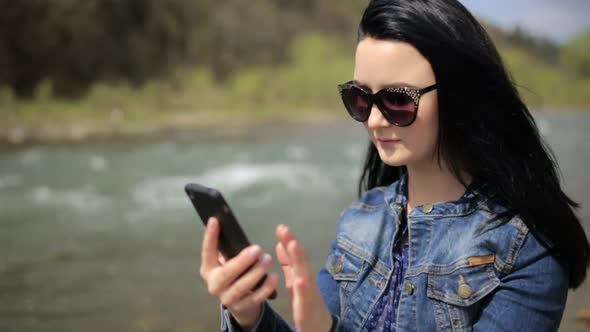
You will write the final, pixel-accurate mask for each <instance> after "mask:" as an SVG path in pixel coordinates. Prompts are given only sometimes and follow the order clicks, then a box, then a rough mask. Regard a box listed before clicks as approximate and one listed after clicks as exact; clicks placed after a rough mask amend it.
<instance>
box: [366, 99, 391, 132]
mask: <svg viewBox="0 0 590 332" xmlns="http://www.w3.org/2000/svg"><path fill="white" fill-rule="evenodd" d="M389 126H391V124H390V123H389V121H387V119H386V118H385V117H384V116H383V113H381V111H380V110H379V108H378V107H377V105H376V104H373V107H371V113H370V114H369V119H368V120H367V127H368V128H371V129H376V128H384V127H389Z"/></svg>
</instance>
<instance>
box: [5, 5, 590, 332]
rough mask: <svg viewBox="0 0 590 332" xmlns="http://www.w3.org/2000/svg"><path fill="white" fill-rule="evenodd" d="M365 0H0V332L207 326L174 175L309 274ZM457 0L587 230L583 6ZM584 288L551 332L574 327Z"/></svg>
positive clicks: (346, 170)
mask: <svg viewBox="0 0 590 332" xmlns="http://www.w3.org/2000/svg"><path fill="white" fill-rule="evenodd" d="M366 3H367V2H366V1H358V0H339V1H333V0H324V1H312V0H298V1H286V0H251V1H242V0H224V1H213V0H199V1H190V0H166V1H155V0H152V1H149V0H85V1H81V0H54V1H41V0H26V1H11V0H0V119H1V120H0V253H1V254H0V330H1V331H80V330H83V331H103V330H112V331H215V330H218V329H219V312H218V309H219V307H218V305H219V303H218V302H217V300H215V299H214V298H212V297H210V296H208V295H207V292H206V289H205V286H204V284H203V283H202V281H201V279H200V277H199V275H198V266H199V259H200V240H201V237H202V225H201V222H200V220H199V219H198V218H197V216H196V214H195V212H194V211H193V210H192V207H191V205H190V203H189V201H188V199H187V198H186V197H185V194H184V192H183V186H184V184H185V183H187V182H197V183H203V184H206V185H209V186H213V187H216V188H219V189H220V190H221V191H222V192H223V193H224V194H225V196H226V198H227V199H228V201H229V202H230V204H231V206H232V208H233V210H234V212H235V213H236V215H237V217H238V219H239V220H240V221H241V222H242V224H243V226H244V228H245V231H246V233H247V234H249V236H250V240H251V241H252V242H256V243H260V244H261V245H262V246H263V247H264V248H265V249H266V250H267V251H272V250H273V248H274V235H273V234H274V227H275V225H276V224H278V223H285V224H288V225H290V226H291V227H292V228H293V230H294V232H295V233H296V234H297V235H299V236H300V237H301V239H302V242H303V243H304V245H305V247H306V248H307V250H308V251H310V252H311V256H312V263H313V264H314V267H315V268H316V269H319V268H320V267H321V266H322V264H323V262H324V257H325V254H326V253H327V250H328V248H329V244H330V241H331V240H332V239H333V237H334V232H335V227H336V223H337V220H338V216H339V214H340V212H341V211H342V210H343V209H344V208H346V206H347V205H348V204H349V203H350V202H352V201H353V200H354V199H355V197H356V185H357V181H358V177H359V175H360V170H361V163H362V158H363V154H364V152H365V148H366V144H367V142H368V140H367V138H366V137H365V134H364V133H363V130H362V128H361V127H362V126H360V125H359V124H357V123H354V122H353V121H352V120H350V119H349V117H348V115H347V114H346V112H345V111H344V109H343V107H342V106H341V102H340V99H339V97H338V95H337V90H336V84H338V83H341V82H344V81H347V80H349V79H350V78H351V75H352V70H353V67H352V66H353V60H354V59H353V56H354V47H355V38H356V28H357V24H358V21H359V19H360V16H361V14H362V11H363V9H364V7H365V6H366ZM463 3H464V4H465V5H466V7H467V8H468V9H470V10H471V11H472V12H473V13H474V14H475V15H476V16H477V17H478V18H479V19H480V21H481V22H482V23H483V24H484V25H485V27H486V29H487V30H488V32H489V33H490V34H491V36H492V38H493V39H494V41H495V42H496V45H497V46H498V47H499V49H500V51H501V54H502V56H503V59H504V61H505V63H506V65H507V66H508V68H509V70H510V71H511V74H512V76H513V78H514V80H515V82H516V83H517V84H518V87H519V90H520V92H521V93H522V95H523V97H524V98H525V100H526V102H527V103H528V105H529V106H530V108H531V109H532V110H533V111H534V116H535V118H536V120H537V123H538V125H539V127H540V129H541V132H542V134H543V136H544V137H545V139H546V140H547V142H548V143H549V145H550V146H551V147H552V149H553V150H554V152H555V154H556V156H557V159H558V161H559V163H560V166H561V171H562V175H563V184H564V187H565V189H566V192H567V193H568V194H570V195H571V197H573V199H574V200H576V201H578V202H580V203H581V204H582V208H581V209H580V210H579V211H578V213H579V216H580V217H581V218H582V220H583V222H584V225H585V227H586V229H587V230H588V229H589V228H590V207H589V206H590V191H589V189H588V188H590V175H589V174H588V172H587V165H588V161H590V145H589V144H588V139H589V138H590V136H589V134H588V130H587V126H588V125H590V16H588V15H587V13H589V12H590V2H588V1H583V0H565V1H559V2H557V1H548V0H522V1H518V2H516V1H508V0H501V1H498V0H496V1H480V0H465V1H463ZM273 269H274V270H276V271H278V268H277V267H276V266H275V267H274V268H273ZM589 287H590V286H589V283H588V282H586V283H585V284H584V285H583V286H582V287H580V288H579V289H578V290H576V291H574V292H570V296H569V298H568V305H567V308H566V312H565V315H564V318H563V321H562V326H561V331H587V330H588V329H589V327H590V300H588V299H590V288H589ZM273 305H274V306H275V308H277V310H278V311H279V312H281V313H282V314H284V315H285V317H290V313H289V308H288V304H287V302H286V294H285V292H284V291H282V289H280V290H279V298H278V299H277V300H276V301H275V303H274V304H273Z"/></svg>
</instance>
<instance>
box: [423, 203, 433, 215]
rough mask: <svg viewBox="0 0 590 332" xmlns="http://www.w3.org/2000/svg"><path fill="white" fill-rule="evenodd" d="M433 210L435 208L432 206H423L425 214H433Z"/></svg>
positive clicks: (427, 204) (428, 204)
mask: <svg viewBox="0 0 590 332" xmlns="http://www.w3.org/2000/svg"><path fill="white" fill-rule="evenodd" d="M432 208H433V206H432V204H430V203H426V204H424V206H422V211H424V213H430V212H432Z"/></svg>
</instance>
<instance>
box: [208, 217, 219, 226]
mask: <svg viewBox="0 0 590 332" xmlns="http://www.w3.org/2000/svg"><path fill="white" fill-rule="evenodd" d="M207 225H208V226H211V227H215V226H217V219H215V218H209V221H208V222H207Z"/></svg>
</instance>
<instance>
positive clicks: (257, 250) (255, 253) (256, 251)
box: [248, 245, 261, 257]
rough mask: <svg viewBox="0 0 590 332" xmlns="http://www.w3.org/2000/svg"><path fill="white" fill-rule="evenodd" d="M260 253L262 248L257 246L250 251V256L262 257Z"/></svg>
mask: <svg viewBox="0 0 590 332" xmlns="http://www.w3.org/2000/svg"><path fill="white" fill-rule="evenodd" d="M260 251H261V249H260V246H259V245H255V246H253V247H252V248H250V249H249V251H248V254H250V256H252V257H257V256H258V255H260Z"/></svg>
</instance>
